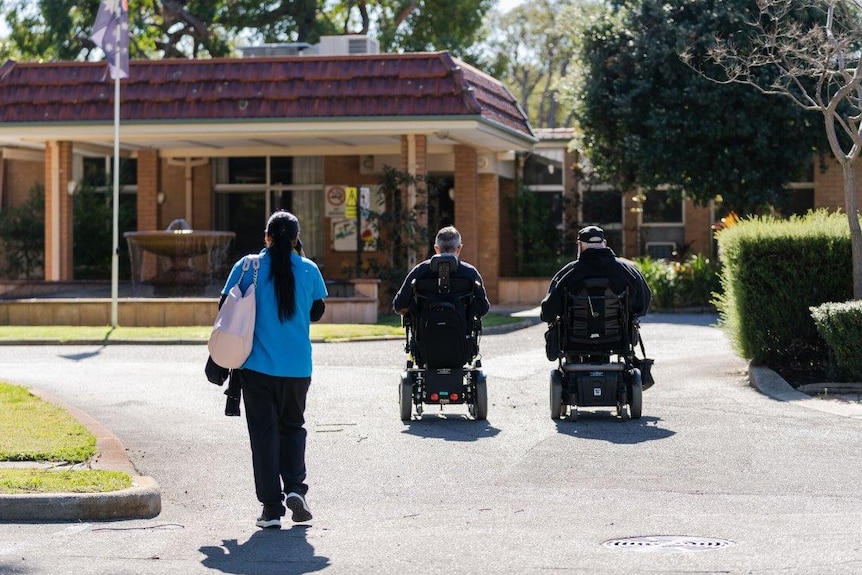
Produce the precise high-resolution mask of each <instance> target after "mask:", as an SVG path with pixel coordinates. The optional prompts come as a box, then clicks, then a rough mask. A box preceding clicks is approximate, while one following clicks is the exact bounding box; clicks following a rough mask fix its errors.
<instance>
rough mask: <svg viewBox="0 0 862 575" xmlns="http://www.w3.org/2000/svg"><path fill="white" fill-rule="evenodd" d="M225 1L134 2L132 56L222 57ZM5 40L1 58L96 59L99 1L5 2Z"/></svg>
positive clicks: (98, 55)
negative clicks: (94, 26)
mask: <svg viewBox="0 0 862 575" xmlns="http://www.w3.org/2000/svg"><path fill="white" fill-rule="evenodd" d="M227 4H229V1H228V0H215V1H212V0H190V1H187V2H181V1H179V0H138V1H133V2H130V6H129V27H130V33H129V52H130V55H131V57H132V58H142V57H144V58H155V57H160V56H167V57H189V56H191V57H198V56H224V55H226V54H228V53H229V51H230V49H231V46H230V44H229V43H228V41H227V38H226V35H225V27H224V26H222V25H221V24H220V20H219V18H220V17H221V15H223V14H229V13H230V10H229V9H228V8H229V7H228V6H227ZM3 6H4V8H5V10H4V12H3V17H4V18H5V20H6V23H7V25H8V26H9V30H10V31H9V36H8V38H7V41H6V42H5V43H4V45H2V46H0V57H5V58H9V57H12V58H21V59H25V60H36V59H47V60H95V59H100V58H102V57H103V54H102V51H101V50H98V49H96V46H95V44H94V43H93V41H92V40H91V39H90V34H91V33H92V31H93V23H94V22H95V21H96V13H97V11H98V7H99V0H86V1H84V2H81V1H80V0H41V1H39V2H36V3H34V2H32V1H31V0H9V1H7V2H5V3H4V4H3Z"/></svg>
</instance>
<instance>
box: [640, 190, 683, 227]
mask: <svg viewBox="0 0 862 575" xmlns="http://www.w3.org/2000/svg"><path fill="white" fill-rule="evenodd" d="M641 221H642V222H643V223H645V224H680V223H682V200H680V199H679V198H676V197H673V196H671V195H670V194H668V193H667V192H660V191H654V192H649V193H648V194H646V198H645V199H644V201H643V213H642V214H641Z"/></svg>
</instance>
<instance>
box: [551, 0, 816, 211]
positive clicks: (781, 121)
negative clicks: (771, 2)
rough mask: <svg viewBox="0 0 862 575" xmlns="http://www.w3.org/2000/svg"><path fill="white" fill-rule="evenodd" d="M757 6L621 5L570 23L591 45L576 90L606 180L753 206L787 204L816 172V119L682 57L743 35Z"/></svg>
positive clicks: (648, 0) (588, 142)
mask: <svg viewBox="0 0 862 575" xmlns="http://www.w3.org/2000/svg"><path fill="white" fill-rule="evenodd" d="M751 10H756V7H755V6H754V5H753V3H752V2H749V1H748V0H705V1H701V2H690V1H688V0H670V1H666V0H665V1H660V0H616V1H613V2H611V3H610V5H609V6H607V7H606V9H605V10H602V11H593V12H592V13H591V14H590V15H588V17H585V18H582V19H578V20H574V21H572V27H571V28H570V31H571V33H572V34H581V35H583V45H582V46H581V48H580V54H579V57H578V60H579V66H578V67H577V69H576V70H574V71H573V72H572V73H571V74H570V76H569V78H568V79H567V80H568V86H567V89H568V93H569V95H570V96H571V97H572V99H573V102H574V108H573V110H574V116H575V122H576V124H577V127H578V128H579V142H578V144H579V145H578V147H579V149H580V150H581V151H582V152H583V153H584V154H585V155H586V157H587V158H588V159H589V160H590V162H591V164H592V166H593V168H594V169H595V176H596V177H597V179H599V180H602V181H606V182H612V183H614V184H615V185H617V186H618V187H619V188H620V189H621V190H633V189H637V188H640V189H642V190H643V191H646V192H647V193H649V191H651V190H655V189H657V188H659V187H661V186H669V187H670V189H671V191H672V192H674V193H676V194H682V193H685V195H686V196H687V197H690V198H692V199H694V200H695V201H696V202H698V203H706V202H708V201H710V200H712V199H714V198H720V199H721V200H722V201H723V203H724V206H725V208H727V209H732V210H735V211H737V212H740V213H751V212H757V211H760V210H761V209H762V208H763V207H764V206H767V205H777V206H780V205H781V203H782V200H783V199H784V198H786V197H787V194H786V192H785V191H784V189H785V185H786V184H787V183H788V182H791V181H794V180H798V179H800V178H808V177H810V171H809V170H810V165H811V159H812V157H813V153H814V150H815V148H816V146H817V145H818V144H819V143H820V140H821V139H822V137H821V136H820V135H819V131H818V130H816V129H813V128H814V127H815V126H816V125H819V121H820V119H819V118H818V117H816V116H815V115H813V114H810V113H807V112H804V111H802V110H800V109H798V108H796V107H795V106H793V105H792V104H790V103H788V102H780V101H776V99H775V98H768V97H766V96H764V95H762V94H759V93H756V92H755V91H753V90H751V89H746V88H745V87H743V86H738V85H719V84H716V83H715V82H710V81H709V80H707V79H705V78H703V77H702V76H700V75H698V74H696V73H695V72H694V71H693V70H691V69H690V68H689V67H688V66H687V65H686V64H684V63H683V62H682V61H681V60H680V57H679V53H681V52H682V51H683V50H684V49H685V48H686V47H687V46H689V47H690V46H691V44H692V41H693V40H696V39H699V38H703V39H710V38H713V35H714V34H722V35H724V36H727V35H733V36H734V38H735V40H736V41H738V42H745V41H746V39H745V36H744V34H745V32H744V30H745V28H744V27H743V26H742V25H741V23H742V21H743V18H748V17H751V16H752V15H753V14H752V12H751ZM704 49H705V47H704Z"/></svg>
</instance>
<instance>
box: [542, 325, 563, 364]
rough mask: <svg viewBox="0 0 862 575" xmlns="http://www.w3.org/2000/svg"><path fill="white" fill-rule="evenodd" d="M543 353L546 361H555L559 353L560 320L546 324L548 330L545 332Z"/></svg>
mask: <svg viewBox="0 0 862 575" xmlns="http://www.w3.org/2000/svg"><path fill="white" fill-rule="evenodd" d="M545 355H546V356H547V358H548V361H557V360H558V359H559V358H560V357H561V355H560V322H559V321H555V322H554V323H549V324H548V331H546V332H545Z"/></svg>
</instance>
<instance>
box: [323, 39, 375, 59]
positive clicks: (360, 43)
mask: <svg viewBox="0 0 862 575" xmlns="http://www.w3.org/2000/svg"><path fill="white" fill-rule="evenodd" d="M379 53H380V43H379V42H378V41H377V40H375V39H374V38H369V37H368V36H365V35H362V34H346V35H344V36H321V37H320V43H319V44H318V45H317V54H318V55H320V56H352V55H354V54H379Z"/></svg>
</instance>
